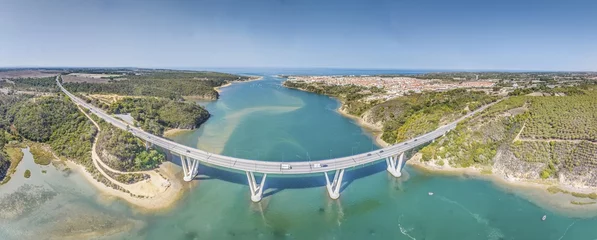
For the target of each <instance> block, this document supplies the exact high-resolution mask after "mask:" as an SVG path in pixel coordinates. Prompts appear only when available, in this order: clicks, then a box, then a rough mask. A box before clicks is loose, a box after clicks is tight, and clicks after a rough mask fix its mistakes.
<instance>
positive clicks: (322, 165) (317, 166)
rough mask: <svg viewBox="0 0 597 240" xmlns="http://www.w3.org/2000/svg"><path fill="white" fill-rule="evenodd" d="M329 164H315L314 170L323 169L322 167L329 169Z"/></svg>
mask: <svg viewBox="0 0 597 240" xmlns="http://www.w3.org/2000/svg"><path fill="white" fill-rule="evenodd" d="M327 166H328V165H327V164H321V163H313V167H314V168H322V167H327Z"/></svg>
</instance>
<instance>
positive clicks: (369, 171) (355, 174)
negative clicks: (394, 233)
mask: <svg viewBox="0 0 597 240" xmlns="http://www.w3.org/2000/svg"><path fill="white" fill-rule="evenodd" d="M426 145H427V144H424V145H421V146H419V147H417V148H415V149H411V150H409V151H407V152H405V156H404V157H405V159H410V158H411V157H412V156H413V155H414V154H415V153H417V152H418V150H420V149H421V148H423V147H424V146H426ZM168 160H170V161H171V162H172V163H174V164H176V165H178V166H181V165H182V164H181V161H180V157H178V156H176V155H171V154H168ZM288 163H290V164H292V162H288ZM405 164H406V161H404V163H403V166H404V165H405ZM386 168H387V165H386V162H385V160H384V159H381V160H379V161H377V162H374V163H369V164H365V165H360V166H357V167H352V168H347V169H346V170H345V172H344V177H343V181H342V185H341V188H340V192H342V191H344V190H345V189H346V188H347V187H348V186H350V184H352V183H353V182H354V181H356V180H358V179H361V178H365V177H368V176H371V175H374V174H378V173H380V172H385V171H386ZM403 171H404V170H403ZM198 172H199V173H198V174H197V176H196V177H195V178H194V179H193V180H194V181H211V180H221V181H226V182H230V183H235V184H241V185H245V186H247V188H248V180H247V176H246V174H245V172H244V171H237V170H232V169H227V168H223V167H216V166H213V165H208V164H204V163H202V162H200V163H199V171H198ZM335 172H336V171H335V170H330V171H328V176H329V178H330V181H332V180H333V177H334V174H335ZM262 177H263V175H262V174H261V173H258V172H255V178H256V181H257V182H258V183H259V182H260V181H261V178H262ZM180 178H182V174H181V176H180ZM325 186H326V179H325V175H324V174H323V173H314V174H297V175H283V174H268V175H267V179H266V181H265V183H264V188H263V197H264V198H265V197H269V196H272V195H275V194H276V193H279V192H281V191H284V190H286V189H305V188H320V187H325Z"/></svg>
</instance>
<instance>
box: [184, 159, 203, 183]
mask: <svg viewBox="0 0 597 240" xmlns="http://www.w3.org/2000/svg"><path fill="white" fill-rule="evenodd" d="M180 162H181V163H182V172H183V173H184V177H183V179H184V180H185V181H186V182H190V181H192V180H193V178H195V176H197V173H198V170H199V160H196V159H192V158H190V157H187V156H184V155H180Z"/></svg>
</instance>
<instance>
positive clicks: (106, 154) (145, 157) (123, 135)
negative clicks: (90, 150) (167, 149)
mask: <svg viewBox="0 0 597 240" xmlns="http://www.w3.org/2000/svg"><path fill="white" fill-rule="evenodd" d="M101 129H102V130H101V131H100V133H99V135H98V139H97V140H98V141H97V152H98V153H99V154H100V155H101V156H102V160H103V162H104V163H106V164H107V165H108V166H110V167H111V168H114V169H118V170H120V171H139V170H149V169H154V168H156V167H158V166H159V164H160V163H162V162H163V161H165V159H166V158H165V156H164V154H162V153H160V152H159V151H157V150H154V149H150V150H149V151H147V150H146V149H145V146H144V145H143V142H141V140H139V139H138V138H137V137H135V136H133V134H131V133H130V132H127V131H124V130H121V129H119V128H115V127H113V126H112V125H110V124H108V123H105V122H102V123H101Z"/></svg>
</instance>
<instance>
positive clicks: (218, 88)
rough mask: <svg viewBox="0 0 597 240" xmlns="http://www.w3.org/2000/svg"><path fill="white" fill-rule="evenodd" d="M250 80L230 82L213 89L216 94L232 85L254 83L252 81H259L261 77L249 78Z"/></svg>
mask: <svg viewBox="0 0 597 240" xmlns="http://www.w3.org/2000/svg"><path fill="white" fill-rule="evenodd" d="M250 78H251V79H249V80H246V81H231V82H227V83H226V84H224V85H222V86H219V87H215V88H214V90H216V92H218V93H222V88H225V87H229V86H230V85H232V84H234V83H246V82H254V81H259V80H262V79H263V76H251V77H250Z"/></svg>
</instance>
